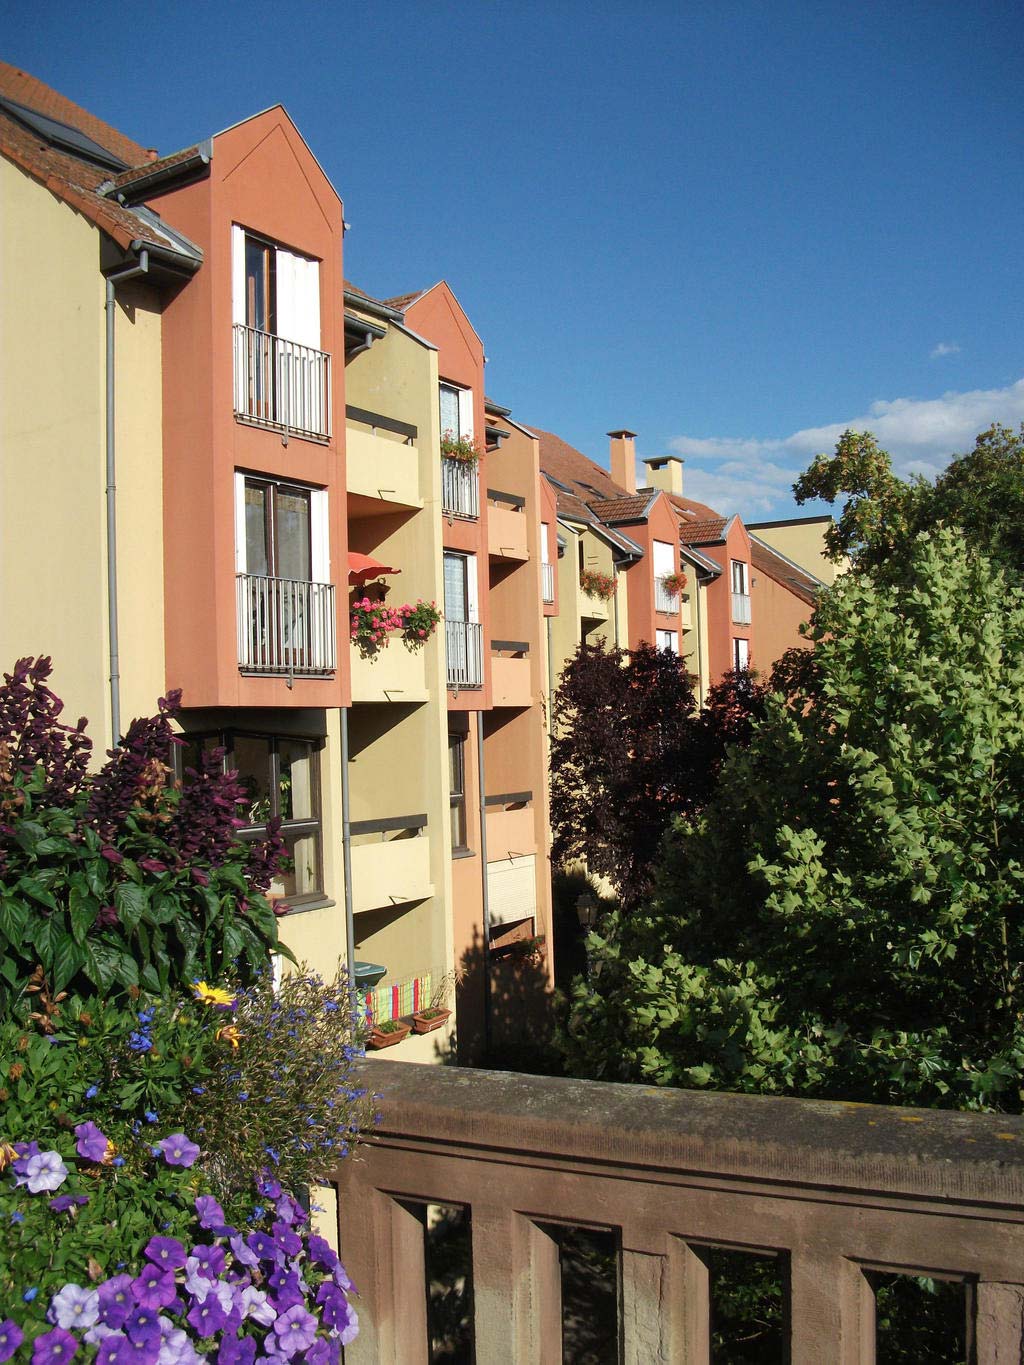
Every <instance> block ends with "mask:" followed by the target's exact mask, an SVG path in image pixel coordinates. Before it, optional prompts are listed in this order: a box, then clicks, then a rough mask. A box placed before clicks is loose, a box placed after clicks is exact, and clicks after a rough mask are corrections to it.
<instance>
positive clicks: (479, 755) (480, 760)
mask: <svg viewBox="0 0 1024 1365" xmlns="http://www.w3.org/2000/svg"><path fill="white" fill-rule="evenodd" d="M476 766H477V782H478V784H479V787H480V790H479V792H478V793H477V794H478V796H479V799H480V880H481V883H482V886H483V908H484V1050H485V1051H486V1052H488V1053H489V1052H490V1050H491V898H490V894H489V891H488V887H487V798H486V795H485V793H486V791H487V788H486V786H485V780H484V713H483V712H482V711H478V712H477V713H476Z"/></svg>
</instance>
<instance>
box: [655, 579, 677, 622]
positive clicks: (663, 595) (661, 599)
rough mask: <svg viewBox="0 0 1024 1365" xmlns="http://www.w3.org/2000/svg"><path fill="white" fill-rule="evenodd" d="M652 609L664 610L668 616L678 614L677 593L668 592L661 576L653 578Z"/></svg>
mask: <svg viewBox="0 0 1024 1365" xmlns="http://www.w3.org/2000/svg"><path fill="white" fill-rule="evenodd" d="M654 610H655V611H661V612H665V613H666V614H667V615H668V616H677V615H678V614H679V593H678V592H669V590H668V588H666V587H665V580H664V579H663V578H656V579H655V580H654Z"/></svg>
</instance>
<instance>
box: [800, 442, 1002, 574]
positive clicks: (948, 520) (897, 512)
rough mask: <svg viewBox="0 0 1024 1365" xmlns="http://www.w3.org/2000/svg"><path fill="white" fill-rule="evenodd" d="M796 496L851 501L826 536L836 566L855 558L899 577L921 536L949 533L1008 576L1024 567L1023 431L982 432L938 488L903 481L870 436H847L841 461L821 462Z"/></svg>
mask: <svg viewBox="0 0 1024 1365" xmlns="http://www.w3.org/2000/svg"><path fill="white" fill-rule="evenodd" d="M793 492H794V495H795V497H796V500H797V502H799V503H804V502H808V501H809V500H811V499H814V498H821V499H823V500H824V501H825V502H829V503H834V502H837V501H838V500H839V499H840V498H841V497H844V496H845V499H846V501H845V503H844V505H843V509H842V512H841V513H840V515H839V517H838V519H837V520H836V522H835V524H834V525H833V526H832V527H830V528H829V530H828V531H827V532H826V535H825V544H826V550H827V552H828V553H829V555H830V556H831V557H832V558H833V559H835V560H836V561H839V560H841V559H843V558H844V557H845V556H846V555H849V556H850V557H851V558H852V559H853V561H854V563H855V565H856V566H857V567H859V568H864V569H878V568H886V567H887V568H888V570H889V571H890V572H895V573H897V574H898V572H899V564H900V561H901V559H902V558H903V556H904V555H905V554H906V552H907V549H908V547H909V544H910V542H911V541H912V540H913V538H914V536H916V535H919V534H920V533H921V532H922V531H928V530H932V529H934V528H935V527H936V526H939V525H948V526H954V527H958V528H959V529H960V531H961V532H962V533H963V536H964V539H965V541H966V542H967V543H968V544H970V545H973V546H974V547H975V548H977V549H979V550H981V551H982V552H983V553H984V554H987V555H989V556H990V557H991V558H992V559H993V560H994V561H995V562H996V563H998V564H1001V565H1002V566H1003V567H1004V568H1007V569H1013V570H1014V571H1016V572H1018V573H1019V571H1020V570H1021V568H1022V567H1024V423H1022V424H1021V427H1020V430H1019V431H1017V432H1014V431H1013V430H1011V429H1010V428H1009V427H1004V426H1000V425H998V424H997V425H995V426H992V427H990V428H989V429H988V430H987V431H983V432H982V433H981V435H980V436H979V437H978V438H977V440H976V442H975V446H974V449H973V450H972V451H970V452H969V453H968V454H966V455H958V456H956V457H955V458H954V459H953V460H952V461H951V463H950V464H949V465H948V466H947V468H946V469H945V470H944V471H943V472H942V473H941V474H940V475H939V477H938V478H937V479H936V480H935V482H934V483H929V482H928V481H927V480H926V479H922V478H920V477H918V478H915V479H912V480H910V481H909V482H907V481H904V480H903V479H900V478H899V477H898V476H897V475H896V474H894V473H893V468H892V460H891V459H890V457H889V455H888V454H887V453H886V452H885V451H884V450H882V449H880V447H879V445H878V443H877V442H876V440H875V438H874V437H873V436H872V435H871V433H870V432H860V431H845V432H844V433H843V435H842V436H841V437H840V439H839V442H838V443H837V445H836V449H835V453H834V454H833V455H818V456H817V457H816V458H815V460H814V461H813V463H812V464H811V466H810V468H809V469H807V470H806V471H805V472H804V473H803V474H801V475H800V478H799V479H798V480H797V481H796V483H795V484H794V485H793Z"/></svg>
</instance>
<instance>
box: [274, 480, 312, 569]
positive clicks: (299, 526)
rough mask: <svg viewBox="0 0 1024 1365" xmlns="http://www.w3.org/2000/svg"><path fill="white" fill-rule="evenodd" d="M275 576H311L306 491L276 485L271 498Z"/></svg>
mask: <svg viewBox="0 0 1024 1365" xmlns="http://www.w3.org/2000/svg"><path fill="white" fill-rule="evenodd" d="M274 503H275V512H276V518H275V520H276V524H275V527H274V531H275V535H276V538H277V556H276V558H277V566H276V567H277V577H278V578H297V579H300V580H301V581H302V582H303V583H308V582H309V581H310V578H311V576H312V563H311V559H310V540H309V490H308V489H305V488H278V489H277V490H276V494H275V498H274Z"/></svg>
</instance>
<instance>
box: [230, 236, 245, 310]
mask: <svg viewBox="0 0 1024 1365" xmlns="http://www.w3.org/2000/svg"><path fill="white" fill-rule="evenodd" d="M231 321H232V322H245V229H244V228H240V227H239V226H238V224H237V223H232V224H231Z"/></svg>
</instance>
